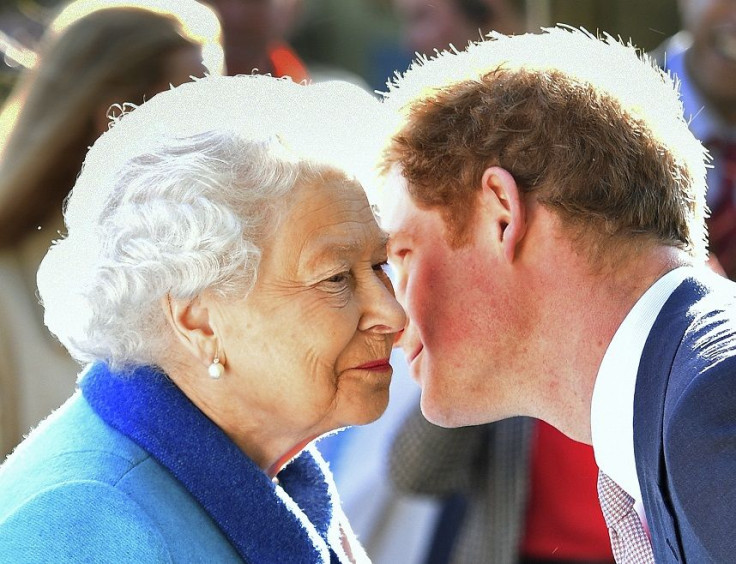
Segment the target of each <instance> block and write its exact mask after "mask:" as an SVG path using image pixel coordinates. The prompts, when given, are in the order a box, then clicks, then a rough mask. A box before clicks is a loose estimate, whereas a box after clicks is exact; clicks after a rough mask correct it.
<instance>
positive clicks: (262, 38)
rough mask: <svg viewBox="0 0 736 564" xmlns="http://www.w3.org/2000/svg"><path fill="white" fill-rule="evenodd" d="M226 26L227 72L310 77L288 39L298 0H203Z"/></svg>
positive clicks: (304, 78) (297, 79)
mask: <svg viewBox="0 0 736 564" xmlns="http://www.w3.org/2000/svg"><path fill="white" fill-rule="evenodd" d="M203 1H204V2H205V3H207V4H209V5H210V6H212V7H213V8H215V10H216V11H217V12H218V14H219V16H220V22H221V24H222V32H223V45H224V49H225V63H226V66H227V72H228V74H231V75H238V74H252V73H258V74H270V75H271V76H288V77H290V78H291V79H292V80H293V81H294V82H302V81H304V80H308V79H309V78H310V76H309V71H308V70H307V68H306V66H305V65H304V62H303V61H302V60H301V58H300V57H299V55H298V54H297V53H296V52H295V51H294V50H293V49H292V48H291V47H290V46H289V44H288V43H287V42H286V40H285V34H286V32H287V29H288V28H287V26H289V25H291V22H292V20H293V19H294V18H295V17H296V16H295V15H294V14H295V12H296V10H298V8H299V6H298V4H295V2H297V0H203Z"/></svg>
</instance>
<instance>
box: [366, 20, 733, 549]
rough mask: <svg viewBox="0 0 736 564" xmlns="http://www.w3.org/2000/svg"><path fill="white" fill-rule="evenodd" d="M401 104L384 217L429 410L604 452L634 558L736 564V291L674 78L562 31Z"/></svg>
mask: <svg viewBox="0 0 736 564" xmlns="http://www.w3.org/2000/svg"><path fill="white" fill-rule="evenodd" d="M622 77H625V78H626V80H622ZM385 104H386V105H387V108H388V109H389V110H390V111H395V112H396V116H397V118H398V123H397V124H396V128H395V132H394V135H393V136H392V138H391V141H390V144H389V147H388V149H387V151H386V153H385V155H386V158H385V162H384V166H385V170H386V171H387V174H388V176H387V190H386V194H385V196H386V197H385V198H384V202H383V207H382V209H381V215H382V218H383V221H382V223H383V227H384V228H385V229H387V231H388V232H389V235H390V241H389V257H390V260H391V261H392V262H393V263H394V266H395V268H396V270H397V277H396V288H397V296H398V297H399V301H400V302H402V303H403V304H404V305H405V307H406V308H407V313H408V314H409V318H410V322H409V324H408V325H407V328H406V329H405V330H404V332H403V334H402V336H401V346H402V348H403V349H404V351H405V353H406V356H407V360H408V362H409V364H410V371H411V374H412V377H413V378H415V379H416V380H417V381H418V382H419V383H420V384H421V387H422V399H421V405H422V411H423V413H424V414H425V416H426V417H427V418H428V419H429V420H430V421H432V422H434V423H436V424H439V425H442V426H444V427H460V426H466V425H474V424H479V423H485V422H490V421H499V420H502V419H507V418H510V417H514V416H518V415H525V416H531V417H535V418H538V419H541V420H543V421H546V422H547V423H549V424H551V425H553V426H554V427H556V428H558V429H559V430H561V431H562V432H564V433H565V434H566V435H568V436H570V437H571V438H573V439H575V440H578V441H581V442H584V443H587V444H592V445H593V448H594V451H595V456H596V461H597V463H598V465H599V467H600V470H601V472H600V474H599V479H598V489H599V496H600V501H601V509H602V510H603V513H604V516H605V518H606V522H607V524H608V526H609V532H610V535H611V543H612V549H613V552H614V555H615V557H616V560H617V561H618V562H647V563H651V562H654V561H656V562H658V563H659V562H661V563H666V562H729V561H731V560H732V558H733V554H734V550H736V540H735V538H734V535H733V534H732V532H733V529H734V524H735V522H734V512H733V507H734V505H736V497H735V496H736V481H735V479H736V478H735V476H736V434H735V429H736V427H735V426H734V413H736V396H734V389H736V387H735V384H736V284H734V283H733V282H731V281H729V280H727V279H725V278H723V277H722V276H719V275H717V274H714V273H713V272H712V271H710V270H709V269H708V268H707V267H706V266H705V259H706V255H707V252H706V251H707V249H706V229H705V222H704V218H705V188H706V183H705V173H706V166H705V164H706V160H705V157H706V151H705V150H704V148H703V146H702V144H701V143H700V142H699V141H698V140H697V139H696V138H695V137H694V136H693V135H692V133H691V132H690V131H689V129H688V126H687V123H686V120H685V119H684V118H683V115H682V104H681V102H680V99H679V95H678V92H677V88H676V84H675V82H674V80H673V79H672V77H670V76H668V75H667V74H666V73H664V72H662V71H661V69H659V68H658V67H657V66H656V65H655V64H654V63H653V62H652V61H651V60H649V59H648V58H646V57H642V56H641V54H640V53H639V52H638V51H637V49H636V48H635V47H634V46H633V45H624V44H622V43H620V42H618V41H617V40H615V39H613V38H612V37H610V36H605V37H604V38H600V39H599V38H596V37H594V36H593V35H591V34H588V33H587V32H584V31H579V30H574V29H569V28H554V29H549V30H545V31H544V32H542V33H539V34H526V35H517V36H512V37H507V36H503V35H492V36H491V37H489V40H487V41H483V42H478V43H475V44H473V45H471V46H469V47H468V48H467V49H466V50H465V51H463V52H460V53H450V52H445V53H442V54H440V55H438V56H437V57H436V58H434V59H432V60H431V61H428V62H425V63H423V64H421V65H420V64H417V65H414V66H412V67H411V68H410V69H409V71H408V72H407V73H406V74H404V75H403V76H402V77H397V79H396V82H395V83H394V84H393V85H391V87H390V89H389V92H388V94H387V96H386V99H385ZM636 500H639V501H642V502H643V507H644V511H645V514H646V520H647V523H648V527H649V533H648V532H647V530H646V529H645V527H644V525H643V523H642V520H641V519H640V517H639V515H637V513H636V511H635V507H634V505H635V501H636Z"/></svg>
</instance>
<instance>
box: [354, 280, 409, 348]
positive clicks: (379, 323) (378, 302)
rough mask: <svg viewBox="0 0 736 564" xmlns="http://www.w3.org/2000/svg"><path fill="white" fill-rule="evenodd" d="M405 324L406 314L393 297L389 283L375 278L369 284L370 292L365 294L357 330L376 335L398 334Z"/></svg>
mask: <svg viewBox="0 0 736 564" xmlns="http://www.w3.org/2000/svg"><path fill="white" fill-rule="evenodd" d="M406 323H407V317H406V313H405V312H404V308H403V307H401V304H399V302H398V301H397V300H396V298H395V297H394V291H393V288H392V286H391V284H390V282H384V281H382V280H380V279H379V278H378V277H376V279H375V280H374V281H373V282H372V283H371V290H370V291H369V292H366V297H365V303H364V311H363V316H362V318H361V321H360V327H359V328H360V329H361V330H362V331H374V332H377V333H387V334H388V333H399V332H400V331H402V330H403V329H404V327H405V326H406Z"/></svg>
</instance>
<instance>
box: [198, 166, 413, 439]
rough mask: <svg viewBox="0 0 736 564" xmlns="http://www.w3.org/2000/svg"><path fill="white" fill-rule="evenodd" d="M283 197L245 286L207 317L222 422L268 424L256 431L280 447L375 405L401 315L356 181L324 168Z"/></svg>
mask: <svg viewBox="0 0 736 564" xmlns="http://www.w3.org/2000/svg"><path fill="white" fill-rule="evenodd" d="M287 206H288V209H287V213H286V215H285V217H284V219H283V221H282V223H281V226H280V228H279V230H278V232H277V233H276V235H275V236H274V237H273V238H272V239H271V240H269V241H267V242H266V244H265V245H263V256H262V260H261V265H260V268H259V273H258V280H257V282H256V285H255V287H254V288H253V290H252V291H251V293H250V294H249V295H248V297H247V298H245V299H242V300H240V301H235V302H233V301H232V300H230V301H226V300H223V301H222V302H221V303H220V305H219V307H217V308H216V313H215V317H214V319H213V321H214V323H213V329H214V331H215V332H216V334H217V335H218V337H219V342H220V349H221V350H222V351H223V352H224V356H225V364H226V373H225V375H224V376H223V377H222V379H221V380H219V381H216V382H212V384H213V385H218V386H219V385H224V386H226V387H227V389H226V390H224V391H225V392H226V393H225V396H226V400H225V403H226V404H227V408H226V409H229V410H231V412H230V413H229V414H227V415H226V414H225V413H223V412H222V410H220V415H225V416H226V417H227V418H228V419H229V421H227V422H226V423H225V425H224V426H225V427H227V426H228V424H229V426H230V429H227V428H226V429H225V430H226V431H230V432H231V433H232V432H235V433H238V432H241V431H246V430H247V431H251V430H252V431H253V432H252V433H251V437H253V436H255V435H254V434H253V433H258V432H259V431H258V429H261V431H263V429H267V433H269V434H273V435H274V436H272V437H269V438H268V439H265V438H259V439H258V440H259V441H261V440H262V441H266V440H268V441H276V442H278V443H281V444H282V450H283V448H287V449H288V448H291V447H292V446H294V445H295V444H297V443H299V442H300V441H303V440H308V439H311V438H313V437H315V436H317V435H320V434H323V433H325V432H327V431H330V430H333V429H336V428H340V427H344V426H347V425H356V424H357V425H359V424H364V423H369V422H371V421H373V420H375V419H376V418H378V417H379V416H380V415H381V414H382V413H383V411H384V410H385V408H386V405H387V402H388V390H389V383H390V381H391V373H392V370H391V366H390V365H389V363H388V360H389V356H390V353H391V348H392V345H393V341H394V336H395V334H396V333H397V332H399V331H400V330H401V329H402V328H403V327H404V323H405V321H406V318H405V315H404V311H403V310H402V309H401V306H400V305H399V304H398V302H397V301H396V300H395V299H394V293H393V288H392V287H391V283H390V282H389V279H388V277H387V275H386V273H385V272H384V265H385V261H386V240H385V234H384V233H383V232H382V231H381V230H380V228H379V227H378V225H377V224H376V222H375V220H374V218H373V214H372V213H371V210H370V206H369V204H368V201H367V199H366V197H365V194H364V192H363V190H362V188H361V187H360V186H359V185H357V184H355V183H353V182H349V181H347V180H346V179H344V178H342V177H340V176H338V175H335V176H334V177H332V178H331V179H329V180H327V181H325V182H323V183H313V184H306V185H301V186H298V187H296V188H295V192H294V193H293V195H292V199H291V200H290V201H289V203H287ZM261 446H263V445H261Z"/></svg>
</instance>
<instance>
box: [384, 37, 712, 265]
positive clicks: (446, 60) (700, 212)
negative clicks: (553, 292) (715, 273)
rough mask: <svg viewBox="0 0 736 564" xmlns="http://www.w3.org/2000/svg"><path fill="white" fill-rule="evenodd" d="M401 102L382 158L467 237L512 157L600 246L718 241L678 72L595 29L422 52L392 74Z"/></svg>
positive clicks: (389, 99)
mask: <svg viewBox="0 0 736 564" xmlns="http://www.w3.org/2000/svg"><path fill="white" fill-rule="evenodd" d="M384 101H385V104H386V105H387V106H388V107H389V108H391V109H392V110H393V111H394V112H396V114H397V115H399V116H400V117H399V124H398V125H397V126H396V128H395V134H394V135H393V137H392V139H391V142H390V144H389V146H388V148H387V150H386V152H385V155H384V157H385V158H384V161H383V169H384V171H389V170H391V169H392V168H395V169H397V170H399V171H400V172H401V174H403V176H404V177H405V178H406V179H407V181H408V185H409V191H410V194H411V195H412V197H413V199H414V200H415V201H416V202H417V204H418V205H420V206H422V207H425V208H437V209H440V211H441V213H442V214H443V217H444V219H445V221H446V224H447V227H448V233H449V240H450V243H451V244H453V245H454V246H461V245H462V244H464V243H465V242H466V240H467V233H468V227H469V225H470V224H471V221H472V220H473V217H474V210H473V206H472V203H473V201H474V198H475V196H476V192H477V191H478V190H479V189H480V185H481V177H482V174H483V171H484V170H485V169H486V168H488V167H490V166H500V167H503V168H504V169H506V170H508V171H509V172H510V173H511V174H512V175H513V176H514V178H515V180H516V182H517V184H518V185H519V186H520V189H521V191H522V192H523V193H524V194H525V195H527V197H535V198H536V200H537V201H538V202H540V203H541V204H542V205H545V206H548V207H549V208H551V209H553V210H555V211H556V212H557V213H558V214H559V217H560V218H561V219H562V220H563V225H565V226H567V227H568V228H570V229H573V230H575V235H576V236H577V238H578V239H579V240H580V241H581V242H583V243H584V244H585V245H586V249H587V250H589V251H591V252H592V253H593V256H601V251H603V250H612V249H614V248H620V246H621V244H622V243H626V242H627V241H628V242H630V243H632V244H634V245H639V244H641V243H644V242H646V241H653V242H660V243H663V244H666V245H672V246H675V247H678V248H681V249H684V250H686V251H687V252H689V253H690V254H692V255H693V256H695V257H700V258H702V257H704V255H705V226H704V219H705V201H704V199H705V198H704V195H705V152H704V149H703V147H702V145H701V144H700V142H698V141H697V140H696V139H695V138H694V137H693V135H692V134H691V133H690V131H689V130H688V127H687V124H686V122H685V121H684V119H683V117H682V105H681V102H680V100H679V97H678V93H677V88H676V86H675V84H674V82H673V79H672V78H671V77H670V76H669V75H667V74H665V73H663V72H662V71H660V70H659V69H658V68H657V67H656V65H654V64H653V63H652V62H651V61H649V60H648V59H646V58H645V57H643V56H641V55H640V54H639V53H638V52H637V50H636V49H635V48H634V47H633V46H631V45H624V44H622V43H620V42H619V41H617V40H615V39H612V38H611V37H604V38H603V39H599V38H596V37H594V36H592V35H591V34H589V33H587V32H585V31H579V30H574V29H569V28H553V29H547V30H544V31H543V32H542V33H539V34H526V35H519V36H513V37H507V36H503V35H499V34H495V33H492V34H489V36H488V39H487V40H484V41H481V42H477V43H474V44H472V45H470V46H469V47H468V48H467V50H465V51H462V52H459V53H457V52H443V53H441V54H439V55H438V56H437V57H436V58H434V59H432V60H426V59H425V60H419V61H417V62H415V63H414V64H413V65H412V67H410V69H409V70H408V71H407V72H406V73H405V74H404V75H403V76H397V78H396V79H395V81H394V82H393V83H391V84H389V90H388V92H387V93H386V94H385V97H384Z"/></svg>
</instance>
